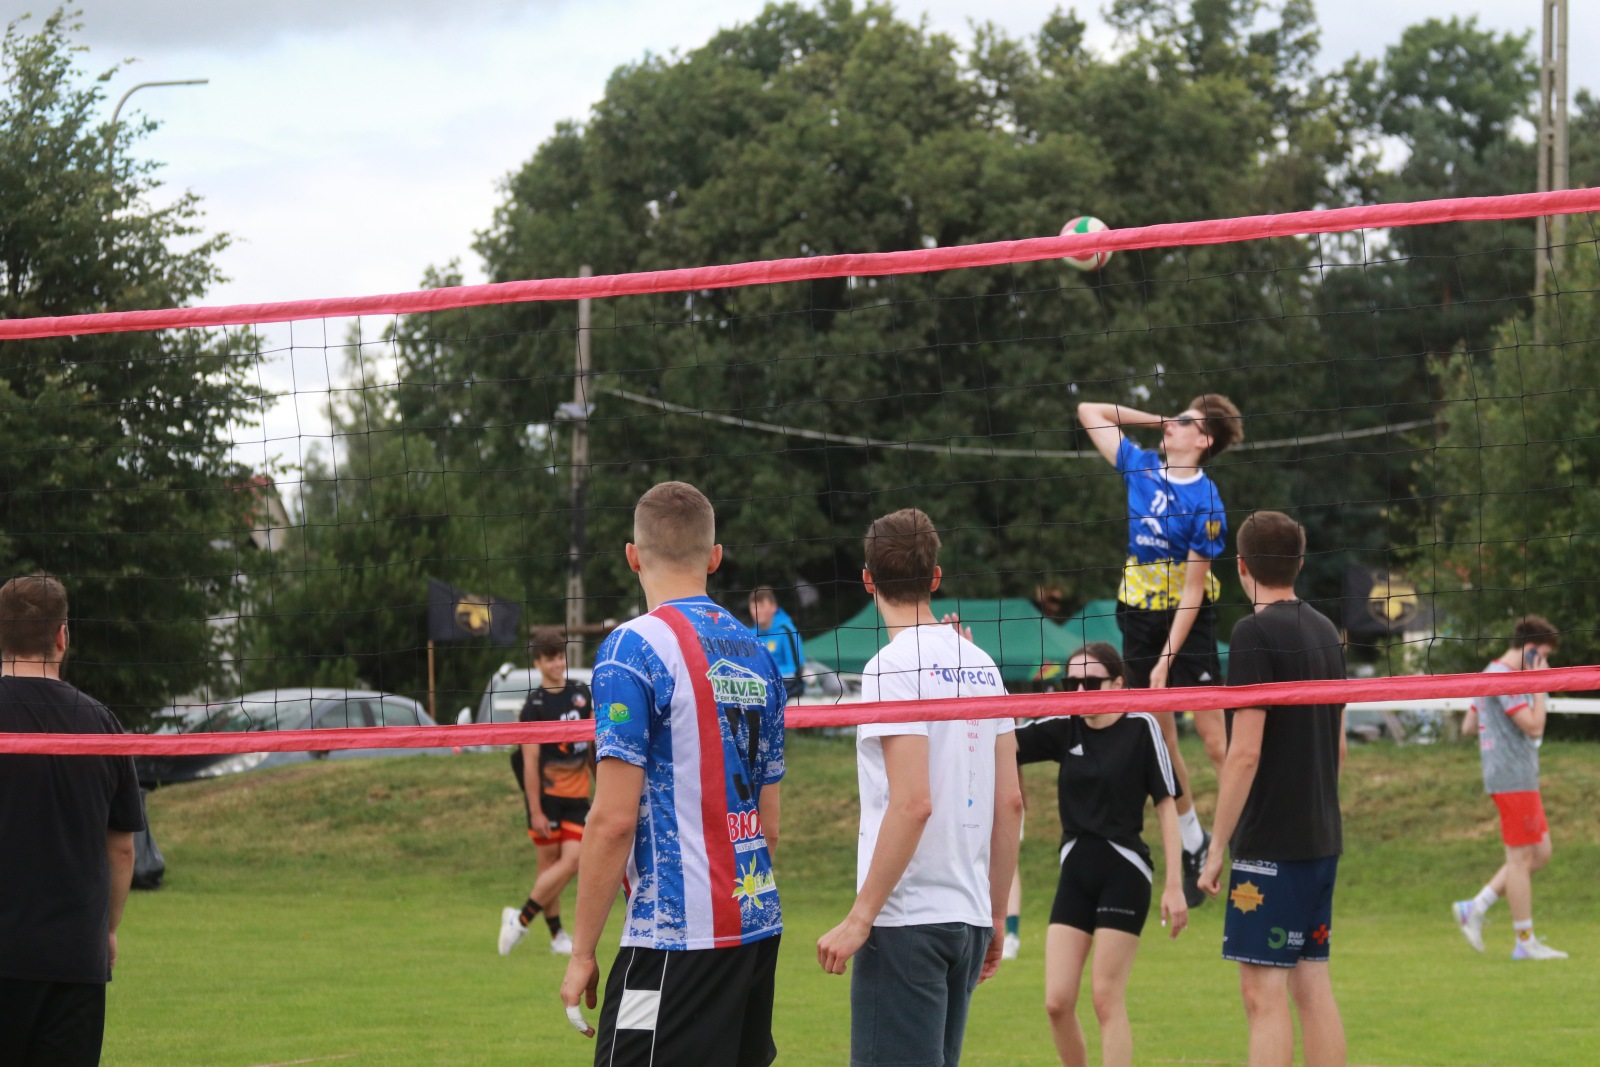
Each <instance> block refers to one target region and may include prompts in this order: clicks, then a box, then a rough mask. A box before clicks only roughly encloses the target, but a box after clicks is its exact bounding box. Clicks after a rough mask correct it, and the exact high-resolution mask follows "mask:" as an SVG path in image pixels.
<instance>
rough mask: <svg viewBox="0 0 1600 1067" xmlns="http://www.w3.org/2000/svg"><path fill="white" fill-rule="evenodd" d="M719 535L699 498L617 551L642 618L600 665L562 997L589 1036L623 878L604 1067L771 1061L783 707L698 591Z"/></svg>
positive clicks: (652, 507)
mask: <svg viewBox="0 0 1600 1067" xmlns="http://www.w3.org/2000/svg"><path fill="white" fill-rule="evenodd" d="M715 541H716V517H715V515H714V514H713V512H712V509H711V502H710V501H708V500H707V499H706V498H705V496H704V495H702V494H701V492H700V491H699V490H698V489H696V488H694V487H693V486H691V485H686V484H684V483H683V482H663V483H662V484H660V485H657V486H655V487H654V488H653V489H651V490H650V491H649V492H647V493H645V494H644V496H642V497H640V498H639V503H638V505H637V506H636V507H635V509H634V513H633V542H632V543H631V544H629V545H628V546H627V548H626V550H625V551H626V555H627V560H628V566H629V567H631V568H632V569H633V570H634V571H635V572H636V573H637V574H638V575H639V584H640V585H641V586H642V587H643V588H644V595H645V600H646V602H647V603H648V604H649V606H650V612H649V614H647V615H642V616H640V617H639V618H637V619H633V620H630V621H629V622H626V623H624V624H623V625H622V627H621V628H620V629H618V630H616V631H615V632H614V633H612V634H611V636H610V637H608V638H606V640H605V642H604V643H603V644H602V645H601V646H600V650H599V653H598V654H597V656H596V663H595V673H594V695H595V700H596V702H597V703H596V707H597V708H598V709H599V710H598V712H597V714H596V715H595V754H596V756H597V757H598V759H599V763H598V769H597V778H598V781H597V784H596V787H595V797H594V808H593V810H592V811H591V812H590V815H589V823H588V827H587V830H586V833H585V835H584V841H583V851H582V855H581V859H580V862H579V865H578V901H577V921H576V924H575V928H574V931H573V949H572V960H571V962H570V963H569V964H568V965H567V974H566V979H565V980H564V981H563V982H562V983H561V999H562V1001H563V1002H564V1003H565V1004H566V1005H567V1014H568V1017H569V1018H570V1019H572V1021H573V1023H574V1025H577V1026H580V1027H581V1028H582V1029H583V1030H584V1032H585V1033H586V1034H587V1035H589V1036H593V1034H594V1030H593V1029H591V1028H589V1027H588V1025H587V1024H586V1023H584V1022H583V1020H582V1016H581V1015H580V1014H579V1008H578V1003H579V1001H580V1000H582V1001H585V1002H586V1003H587V1004H588V1006H589V1007H591V1008H592V1007H594V1004H595V994H596V990H597V987H598V984H599V979H600V969H599V965H598V964H597V963H596V962H595V946H596V945H597V944H598V943H599V941H600V934H601V931H602V930H603V929H604V928H605V924H606V919H607V918H608V917H609V915H610V913H611V906H612V904H613V902H614V901H615V900H616V896H617V888H618V885H619V883H620V884H622V885H623V886H624V888H625V889H626V891H627V894H628V901H627V909H626V911H627V914H626V918H625V919H624V921H623V927H622V950H621V951H620V952H619V953H618V955H617V958H616V961H615V963H614V964H613V965H612V968H611V974H610V976H609V978H608V979H607V980H606V995H605V1006H604V1008H603V1009H602V1011H601V1014H600V1039H599V1041H598V1042H597V1044H596V1047H595V1063H596V1065H597V1067H611V1065H615V1067H629V1065H639V1067H644V1065H646V1064H648V1065H651V1067H766V1065H767V1064H769V1063H771V1062H772V1060H773V1058H774V1057H775V1056H776V1055H777V1049H776V1047H775V1046H774V1045H773V1042H772V1000H773V983H774V975H775V971H776V968H777V962H778V941H779V935H780V934H781V933H782V932H783V918H782V914H781V912H780V910H779V907H778V887H777V884H776V883H775V882H774V880H773V877H772V855H771V848H772V846H773V845H774V844H775V842H776V840H777V836H778V782H779V779H781V778H782V777H783V769H784V768H783V709H784V703H785V700H786V697H785V694H784V688H783V675H782V674H781V673H779V671H778V668H777V666H776V665H775V664H774V663H773V662H772V657H771V655H769V654H768V653H767V650H766V649H765V648H764V647H762V645H761V642H760V641H758V640H757V639H756V636H755V634H753V633H751V631H750V630H749V629H748V628H747V627H746V626H744V624H742V623H741V622H739V620H738V619H737V618H736V617H735V616H734V615H733V614H732V613H731V612H729V611H727V610H726V609H725V608H722V607H719V606H718V605H717V604H715V603H714V602H712V601H711V599H710V598H709V597H707V596H706V575H708V574H710V573H711V572H712V571H715V570H716V569H717V567H718V566H719V565H720V564H721V562H722V546H721V545H719V544H716V543H715ZM624 871H626V875H627V880H626V882H625V883H624V882H623V875H624Z"/></svg>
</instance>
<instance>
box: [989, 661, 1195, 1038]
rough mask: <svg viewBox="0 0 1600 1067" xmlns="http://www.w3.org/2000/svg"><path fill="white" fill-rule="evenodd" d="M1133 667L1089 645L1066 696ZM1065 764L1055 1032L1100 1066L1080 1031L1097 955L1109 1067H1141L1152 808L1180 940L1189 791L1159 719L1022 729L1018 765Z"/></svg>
mask: <svg viewBox="0 0 1600 1067" xmlns="http://www.w3.org/2000/svg"><path fill="white" fill-rule="evenodd" d="M1122 684H1123V667H1122V657H1121V656H1119V655H1117V650H1116V649H1114V648H1112V647H1111V646H1110V645H1108V644H1106V643H1104V642H1102V641H1096V642H1094V643H1092V644H1089V645H1085V646H1084V647H1083V649H1082V650H1081V651H1079V652H1077V653H1075V654H1074V655H1073V657H1072V659H1071V660H1070V661H1069V662H1068V663H1067V678H1066V685H1065V687H1064V688H1065V689H1066V690H1067V691H1069V692H1070V691H1073V690H1078V689H1100V688H1102V687H1103V688H1105V689H1108V690H1109V689H1121V688H1122ZM1044 760H1053V761H1055V762H1057V763H1059V764H1060V765H1061V775H1060V778H1059V780H1058V782H1057V787H1056V788H1057V797H1058V802H1059V804H1060V808H1061V880H1060V883H1059V884H1058V886H1057V888H1056V899H1055V903H1054V904H1053V905H1052V906H1051V908H1050V927H1049V930H1048V931H1047V932H1046V933H1045V942H1044V974H1045V978H1044V1003H1045V1011H1046V1012H1048V1013H1049V1016H1050V1034H1051V1036H1052V1037H1054V1038H1055V1042H1056V1051H1057V1052H1058V1053H1059V1054H1060V1055H1061V1062H1062V1063H1063V1064H1065V1065H1066V1067H1088V1063H1089V1052H1088V1048H1087V1046H1086V1045H1085V1044H1084V1039H1083V1028H1082V1027H1080V1026H1079V1025H1078V989H1079V987H1080V985H1081V984H1082V982H1083V969H1084V965H1085V964H1086V963H1087V962H1088V959H1089V950H1090V949H1093V950H1094V972H1093V976H1092V979H1091V980H1092V983H1093V990H1094V1011H1095V1016H1096V1017H1097V1018H1098V1019H1099V1022H1100V1059H1101V1062H1102V1063H1103V1064H1105V1067H1133V1031H1132V1029H1131V1027H1130V1026H1129V1025H1128V1007H1127V1002H1126V999H1125V997H1126V993H1127V988H1128V975H1129V973H1130V972H1131V971H1132V970H1133V957H1134V953H1136V952H1137V951H1138V949H1139V935H1140V933H1142V932H1143V930H1144V923H1145V919H1146V918H1147V917H1148V916H1149V914H1150V887H1151V884H1152V883H1153V881H1154V877H1155V876H1154V871H1153V870H1152V867H1153V864H1152V863H1151V859H1150V850H1149V848H1147V847H1146V846H1145V843H1144V840H1143V838H1142V837H1141V836H1140V831H1141V830H1142V829H1143V828H1144V804H1145V798H1146V797H1148V798H1150V799H1151V800H1153V801H1155V805H1156V815H1157V817H1158V818H1159V820H1160V823H1161V843H1162V849H1163V851H1164V853H1165V857H1166V888H1165V890H1164V892H1163V893H1162V894H1161V925H1163V926H1166V927H1167V928H1168V930H1169V933H1170V935H1171V936H1172V937H1177V936H1178V934H1180V933H1181V932H1182V931H1183V929H1184V927H1186V926H1188V925H1189V907H1188V904H1187V903H1186V902H1185V901H1184V897H1183V880H1182V876H1181V874H1180V871H1181V869H1182V860H1181V856H1182V854H1183V846H1182V844H1181V843H1180V841H1179V835H1178V809H1177V805H1176V803H1175V801H1174V798H1175V797H1176V794H1177V788H1178V784H1177V781H1176V780H1175V779H1174V778H1173V775H1172V763H1171V761H1170V760H1169V759H1168V756H1167V746H1166V742H1165V740H1164V739H1163V738H1162V736H1161V727H1160V726H1158V725H1156V721H1155V720H1154V719H1153V718H1151V717H1150V716H1149V715H1146V714H1143V713H1135V714H1132V715H1124V714H1121V713H1117V712H1113V713H1111V714H1108V715H1082V716H1079V715H1070V716H1063V717H1061V718H1057V719H1046V720H1044V721H1042V722H1036V723H1032V724H1030V725H1028V726H1021V727H1018V728H1017V762H1018V763H1038V762H1041V761H1044Z"/></svg>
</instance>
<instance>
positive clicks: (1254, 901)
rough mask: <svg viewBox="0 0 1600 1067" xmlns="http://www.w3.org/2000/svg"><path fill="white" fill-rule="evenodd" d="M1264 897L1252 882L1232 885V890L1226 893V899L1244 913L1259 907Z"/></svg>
mask: <svg viewBox="0 0 1600 1067" xmlns="http://www.w3.org/2000/svg"><path fill="white" fill-rule="evenodd" d="M1266 899H1267V898H1266V897H1265V896H1263V895H1262V893H1261V890H1260V889H1257V888H1256V884H1255V883H1254V882H1240V883H1239V884H1238V885H1237V886H1235V887H1234V890H1233V892H1231V893H1229V894H1228V900H1229V901H1231V902H1232V903H1233V906H1234V907H1236V908H1238V909H1239V910H1240V911H1242V912H1244V913H1245V914H1246V915H1248V914H1249V913H1250V912H1252V911H1255V910H1256V909H1257V908H1259V907H1261V904H1262V902H1263V901H1265V900H1266Z"/></svg>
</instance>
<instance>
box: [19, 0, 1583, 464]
mask: <svg viewBox="0 0 1600 1067" xmlns="http://www.w3.org/2000/svg"><path fill="white" fill-rule="evenodd" d="M1058 4H1059V5H1060V6H1063V7H1071V6H1073V5H1072V4H1070V3H1067V2H1063V0H986V2H984V3H978V2H976V0H966V2H960V0H925V2H923V3H915V2H911V3H902V4H900V5H898V10H900V11H901V12H902V14H908V15H910V14H915V13H917V12H920V11H926V12H927V14H928V19H929V22H930V23H931V25H932V26H933V27H934V28H936V29H940V30H945V31H948V32H950V33H951V34H953V35H955V36H956V37H958V38H961V39H965V38H967V37H968V36H969V34H968V20H969V19H973V18H982V19H988V20H992V21H994V22H995V23H997V24H999V25H1000V26H1001V27H1003V28H1004V29H1006V30H1007V31H1009V32H1011V33H1012V34H1014V35H1019V36H1021V35H1026V34H1030V33H1032V32H1033V31H1035V30H1036V29H1037V28H1038V26H1039V25H1040V24H1041V23H1042V22H1043V21H1044V19H1045V18H1046V17H1047V16H1048V14H1049V13H1050V11H1051V10H1052V9H1053V8H1054V7H1056V6H1058ZM77 6H78V7H79V8H81V9H82V11H83V21H84V23H85V27H84V31H83V40H84V41H85V42H86V43H87V44H88V45H89V46H90V47H91V52H90V54H89V56H88V57H87V59H86V65H87V67H88V68H89V69H91V70H95V71H98V70H100V69H103V68H105V67H107V66H110V65H111V64H113V63H116V62H118V61H121V60H133V61H134V62H131V63H128V64H127V65H125V66H124V67H123V68H122V70H121V71H120V72H119V73H118V74H117V75H116V77H115V78H114V79H113V81H112V82H111V84H110V86H109V88H108V100H107V105H106V106H107V110H108V111H109V110H110V108H111V106H112V105H113V104H115V102H116V98H117V97H119V96H120V95H121V94H122V92H124V91H125V90H126V89H127V88H129V87H131V86H132V85H134V84H135V83H137V82H141V81H155V80H166V79H179V78H209V79H210V84H209V85H205V86H198V87H184V88H152V89H146V90H142V91H141V92H139V93H138V94H137V95H136V96H135V97H134V98H133V99H132V100H130V101H129V103H128V105H127V108H126V110H125V114H134V113H143V114H146V115H149V116H151V117H154V118H156V119H158V120H160V122H161V123H162V128H161V129H160V130H159V131H157V132H156V133H155V134H153V135H152V136H151V137H149V138H148V139H147V140H146V141H145V142H144V144H143V146H142V151H143V152H144V153H145V154H147V155H148V156H150V157H151V158H155V159H158V160H161V161H163V162H164V163H165V164H166V170H165V172H164V176H165V180H166V181H167V182H168V183H169V184H170V185H171V186H172V187H174V188H175V189H189V190H193V191H194V192H196V193H198V194H199V195H200V196H201V197H202V198H203V199H204V201H205V205H206V209H207V213H208V214H207V222H208V224H209V226H210V227H211V228H212V229H214V230H222V231H226V232H228V233H230V234H232V235H233V236H234V237H235V239H236V243H235V244H234V245H233V247H231V248H230V249H228V251H227V252H226V253H224V255H223V257H222V259H221V265H222V268H223V270H224V272H225V273H226V274H227V275H228V276H229V278H230V281H229V282H228V283H226V284H225V285H222V286H219V287H217V288H216V289H215V290H213V292H212V293H211V294H210V296H209V297H208V298H207V300H206V302H207V303H212V304H233V303H257V302H262V301H269V300H289V299H296V298H303V297H328V296H355V295H363V294H368V293H384V292H396V291H402V290H408V289H413V288H416V287H417V286H418V284H419V282H420V279H421V277H422V273H423V271H424V269H425V268H426V267H428V266H429V265H430V264H444V263H446V262H448V261H449V260H451V259H460V260H461V262H462V266H463V268H465V272H466V276H467V279H468V281H478V280H481V279H482V275H481V273H480V271H479V270H478V264H477V262H476V261H475V260H474V259H473V257H472V255H471V253H470V251H469V246H470V244H471V242H472V239H473V234H474V232H475V231H478V230H482V229H484V228H485V227H486V226H488V225H489V223H490V220H491V216H492V213H493V210H494V208H495V206H496V204H497V203H499V201H500V199H501V194H500V192H499V189H498V183H499V182H500V181H501V179H502V178H504V177H505V176H506V175H507V174H508V173H510V172H511V171H512V170H514V169H515V168H516V167H517V166H518V165H519V164H521V163H522V162H523V161H525V160H526V159H527V158H528V157H529V156H530V155H531V154H532V153H533V151H534V149H535V148H536V147H537V146H538V145H539V143H540V142H541V141H543V140H544V139H545V138H546V137H548V136H549V135H550V133H551V132H552V130H553V129H554V127H555V124H556V123H557V122H559V121H561V120H563V119H577V120H580V121H581V120H582V119H583V118H584V117H585V116H586V115H587V113H588V109H589V107H590V106H591V105H592V104H593V103H594V102H595V101H597V100H598V99H599V98H600V95H601V94H602V92H603V91H604V88H605V82H606V78H607V76H608V75H609V74H610V73H611V71H612V70H613V69H615V68H616V67H617V66H618V65H620V64H623V63H627V62H630V61H635V60H638V59H639V58H640V57H642V56H644V55H645V54H646V53H649V52H653V53H661V54H664V53H671V52H673V51H674V50H687V49H690V48H693V47H695V46H696V45H698V44H700V43H702V42H704V41H705V40H706V38H707V37H709V36H710V35H711V34H712V33H714V32H715V31H716V30H717V29H719V28H721V27H726V26H730V25H733V24H735V23H738V22H741V21H745V20H748V19H749V18H751V17H752V16H754V15H755V14H756V13H758V12H759V11H760V10H761V8H762V6H763V4H762V3H761V2H760V0H677V2H673V3H662V2H655V3H647V2H642V0H585V2H573V0H449V2H445V0H201V2H196V0H78V3H77ZM1076 6H1077V7H1078V8H1079V11H1080V14H1083V15H1084V16H1085V17H1086V18H1088V19H1089V20H1090V22H1091V26H1092V27H1093V28H1092V31H1091V36H1090V43H1091V45H1092V46H1097V47H1101V48H1106V47H1109V46H1110V45H1111V44H1112V38H1111V34H1110V33H1109V31H1108V30H1107V29H1106V27H1105V25H1104V22H1103V20H1101V19H1100V18H1099V15H1098V8H1099V0H1091V2H1090V3H1080V4H1078V5H1076ZM1318 7H1319V14H1320V17H1321V22H1322V25H1323V61H1324V64H1325V65H1326V66H1330V67H1331V66H1336V65H1338V64H1339V63H1340V62H1342V61H1343V60H1344V59H1345V58H1347V57H1349V56H1351V55H1354V54H1356V53H1361V54H1364V55H1368V56H1377V55H1380V54H1381V53H1382V51H1383V49H1384V47H1385V46H1387V45H1389V44H1391V43H1393V42H1395V41H1396V40H1398V38H1399V35H1400V32H1401V30H1402V29H1403V28H1404V27H1405V26H1406V25H1409V24H1411V23H1414V22H1418V21H1421V20H1423V19H1424V18H1427V17H1429V16H1434V15H1436V16H1440V17H1447V16H1449V15H1452V14H1455V15H1463V16H1465V15H1472V14H1476V15H1477V16H1478V17H1479V19H1480V21H1481V22H1482V23H1483V24H1484V25H1485V26H1489V27H1493V28H1496V29H1516V30H1536V29H1537V27H1538V20H1539V17H1540V10H1541V4H1540V2H1539V0H1481V2H1476V3H1474V2H1471V0H1455V2H1451V0H1407V2H1405V3H1395V2H1394V0H1323V2H1321V3H1319V5H1318ZM1577 7H1578V10H1577V11H1576V12H1575V13H1574V14H1573V16H1572V23H1571V28H1570V39H1571V40H1572V41H1573V42H1583V41H1592V40H1594V39H1596V38H1595V35H1596V32H1597V31H1600V15H1596V13H1595V12H1594V11H1593V10H1591V9H1590V5H1577ZM48 10H50V9H49V7H47V6H44V5H41V4H39V3H37V2H35V0H0V16H3V17H0V21H7V22H9V21H11V20H12V19H15V18H16V17H18V16H19V15H21V14H23V13H24V12H28V11H32V12H34V13H36V14H43V13H45V12H47V11H48ZM1535 41H1536V42H1537V38H1536V39H1535ZM1571 64H1572V66H1571V81H1572V85H1573V89H1574V90H1576V88H1578V87H1580V86H1587V87H1591V88H1592V87H1596V86H1597V85H1600V58H1596V57H1595V56H1594V54H1593V50H1591V49H1586V48H1584V47H1582V46H1581V45H1579V46H1578V47H1575V48H1574V49H1573V54H1572V60H1571ZM1017 236H1019V237H1021V236H1033V235H1025V234H1018V235H1017ZM684 265H685V266H690V265H692V264H684ZM329 330H330V332H331V334H332V336H331V337H330V338H329V340H331V341H338V340H340V339H342V337H343V332H344V327H343V325H342V324H332V325H331V326H330V327H329ZM322 333H323V328H322V326H321V324H301V325H298V326H296V327H295V330H294V335H293V340H294V343H295V345H296V346H297V347H296V350H295V354H294V358H293V359H290V358H287V357H286V356H283V355H278V356H275V357H273V358H272V359H270V360H269V361H268V364H267V365H266V366H265V367H264V381H265V383H266V384H267V386H268V388H269V390H271V391H278V390H284V389H290V388H293V389H296V390H300V391H301V392H302V394H303V395H302V401H303V402H302V403H300V404H299V405H298V406H297V405H293V404H279V405H278V406H277V407H276V409H275V410H274V411H273V412H272V414H271V415H270V416H269V418H268V422H267V426H266V429H265V431H264V432H263V431H262V430H256V431H254V432H253V433H252V436H253V438H254V446H253V448H252V447H245V446H244V444H243V443H241V455H242V456H244V457H245V458H246V459H247V460H248V461H250V462H252V463H254V464H256V465H258V466H260V465H264V464H266V463H267V462H269V461H270V460H271V459H272V458H273V457H278V458H279V459H281V460H286V461H289V462H291V463H292V462H295V461H297V460H298V458H299V457H300V455H301V454H302V452H303V446H304V444H305V443H306V441H305V439H304V438H305V437H308V436H311V435H317V434H321V433H323V432H325V425H326V424H325V422H324V421H323V420H322V418H321V417H320V414H319V407H320V402H319V401H318V399H317V396H318V393H319V391H321V392H322V393H324V394H325V391H326V390H327V388H328V386H329V382H330V380H331V378H330V376H333V377H336V376H337V374H338V371H339V367H338V365H337V359H338V357H337V354H331V355H330V354H328V353H325V352H324V350H323V348H322V345H323V337H322ZM268 335H269V337H271V338H272V339H273V341H274V343H276V344H287V342H288V340H289V336H290V334H289V331H288V329H287V328H286V327H282V328H274V329H272V330H269V331H268ZM308 343H309V344H310V347H309V348H301V347H299V346H302V345H306V344H308Z"/></svg>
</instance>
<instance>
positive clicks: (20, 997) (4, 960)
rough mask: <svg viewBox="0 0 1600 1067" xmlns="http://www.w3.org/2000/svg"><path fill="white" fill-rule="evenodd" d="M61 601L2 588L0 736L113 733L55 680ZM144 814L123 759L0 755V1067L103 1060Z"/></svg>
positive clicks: (31, 589)
mask: <svg viewBox="0 0 1600 1067" xmlns="http://www.w3.org/2000/svg"><path fill="white" fill-rule="evenodd" d="M66 654H67V593H66V590H65V589H63V588H62V586H61V583H60V582H58V581H56V580H55V579H54V578H51V577H48V576H46V575H34V576H32V577H27V578H13V579H12V580H11V581H9V582H7V583H6V584H5V586H4V587H0V733H63V734H66V733H71V734H89V733H107V734H109V733H121V732H122V727H121V725H120V724H119V723H118V722H117V720H116V718H115V717H114V716H113V715H112V714H111V712H110V711H109V710H107V709H106V707H105V705H103V704H101V703H100V702H99V701H97V700H95V699H94V698H92V697H89V696H86V695H84V694H83V693H80V692H78V690H76V689H74V688H73V687H72V686H70V685H68V684H67V683H65V682H63V681H62V680H61V663H62V660H64V659H65V658H66ZM142 829H144V811H143V806H142V805H141V803H140V800H139V783H138V780H137V779H136V778H135V777H134V773H133V761H132V760H131V759H129V758H127V757H126V756H123V757H110V756H45V755H0V856H3V857H4V862H5V868H4V874H3V875H0V1064H4V1065H6V1067H36V1065H37V1067H44V1065H49V1067H91V1065H93V1064H98V1063H99V1062H100V1045H101V1040H102V1037H103V1035H104V1033H105V1019H106V983H107V982H109V981H110V980H111V968H112V965H113V964H114V963H115V962H116V958H117V925H118V923H119V922H120V921H121V918H122V905H123V902H124V901H126V900H127V898H128V886H129V883H130V882H131V880H132V878H133V835H134V834H135V833H137V832H138V831H139V830H142Z"/></svg>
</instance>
